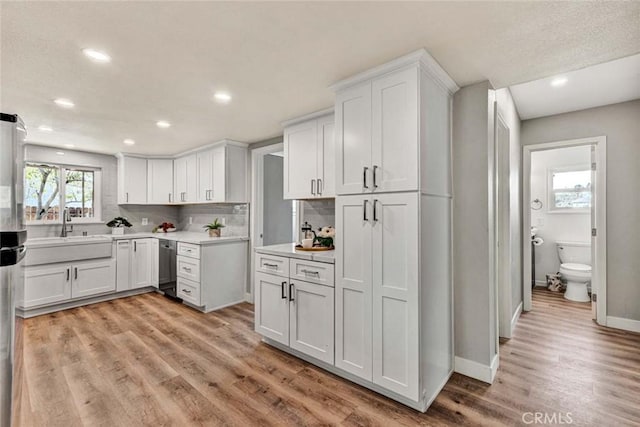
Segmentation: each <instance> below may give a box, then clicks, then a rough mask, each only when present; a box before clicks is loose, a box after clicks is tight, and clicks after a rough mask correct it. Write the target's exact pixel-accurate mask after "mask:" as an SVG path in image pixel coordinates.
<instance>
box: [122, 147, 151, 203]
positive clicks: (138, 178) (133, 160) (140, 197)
mask: <svg viewBox="0 0 640 427" xmlns="http://www.w3.org/2000/svg"><path fill="white" fill-rule="evenodd" d="M118 166H119V167H122V168H123V170H122V171H121V172H120V175H119V176H120V177H121V179H122V182H121V183H120V188H121V189H122V194H121V197H120V203H121V204H134V205H144V204H146V203H147V159H140V158H138V157H124V158H123V159H122V162H120V163H119V164H118Z"/></svg>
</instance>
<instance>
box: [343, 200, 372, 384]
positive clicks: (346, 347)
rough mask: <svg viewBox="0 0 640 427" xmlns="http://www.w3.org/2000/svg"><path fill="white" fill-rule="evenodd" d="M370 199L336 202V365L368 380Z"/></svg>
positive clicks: (370, 319) (369, 353)
mask: <svg viewBox="0 0 640 427" xmlns="http://www.w3.org/2000/svg"><path fill="white" fill-rule="evenodd" d="M369 197H370V196H346V197H338V198H337V199H336V228H337V229H338V230H340V233H338V235H337V236H336V242H335V244H336V264H335V271H336V283H335V298H336V314H335V315H336V323H335V326H336V328H335V329H336V360H335V365H336V366H337V367H339V368H341V369H344V370H345V371H347V372H350V373H352V374H354V375H357V376H358V377H361V378H364V379H367V380H369V381H370V380H371V375H372V370H371V369H372V368H371V350H372V347H371V321H372V317H371V270H372V267H371V262H372V260H371V221H372V209H371V207H372V206H371V202H370V200H369Z"/></svg>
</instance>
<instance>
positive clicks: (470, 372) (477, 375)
mask: <svg viewBox="0 0 640 427" xmlns="http://www.w3.org/2000/svg"><path fill="white" fill-rule="evenodd" d="M454 363H455V365H454V366H455V367H454V371H455V372H457V373H459V374H462V375H465V376H467V377H471V378H474V379H476V380H480V381H483V382H485V383H487V384H492V383H493V379H494V378H495V376H496V372H497V370H498V363H499V359H498V355H495V356H494V357H493V360H492V361H491V365H483V364H482V363H478V362H475V361H473V360H469V359H463V358H462V357H458V356H456V358H455V361H454Z"/></svg>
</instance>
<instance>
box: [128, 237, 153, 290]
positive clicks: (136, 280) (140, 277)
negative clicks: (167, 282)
mask: <svg viewBox="0 0 640 427" xmlns="http://www.w3.org/2000/svg"><path fill="white" fill-rule="evenodd" d="M151 240H154V239H133V240H131V244H132V245H133V250H132V252H131V289H137V288H144V287H145V286H151V285H152V272H151V266H152V263H151V253H152V247H151Z"/></svg>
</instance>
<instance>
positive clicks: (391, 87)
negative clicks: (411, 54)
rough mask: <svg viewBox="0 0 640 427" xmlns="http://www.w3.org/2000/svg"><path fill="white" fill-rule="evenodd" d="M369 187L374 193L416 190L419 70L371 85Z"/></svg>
mask: <svg viewBox="0 0 640 427" xmlns="http://www.w3.org/2000/svg"><path fill="white" fill-rule="evenodd" d="M371 92H372V106H373V107H372V111H373V116H372V134H371V140H372V172H371V173H372V186H373V188H374V191H414V190H417V189H418V159H419V152H418V135H419V129H418V114H419V107H418V69H417V68H411V69H408V70H403V71H399V72H397V73H394V74H391V75H389V76H385V77H381V78H379V79H376V80H374V81H373V83H372V91H371Z"/></svg>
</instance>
